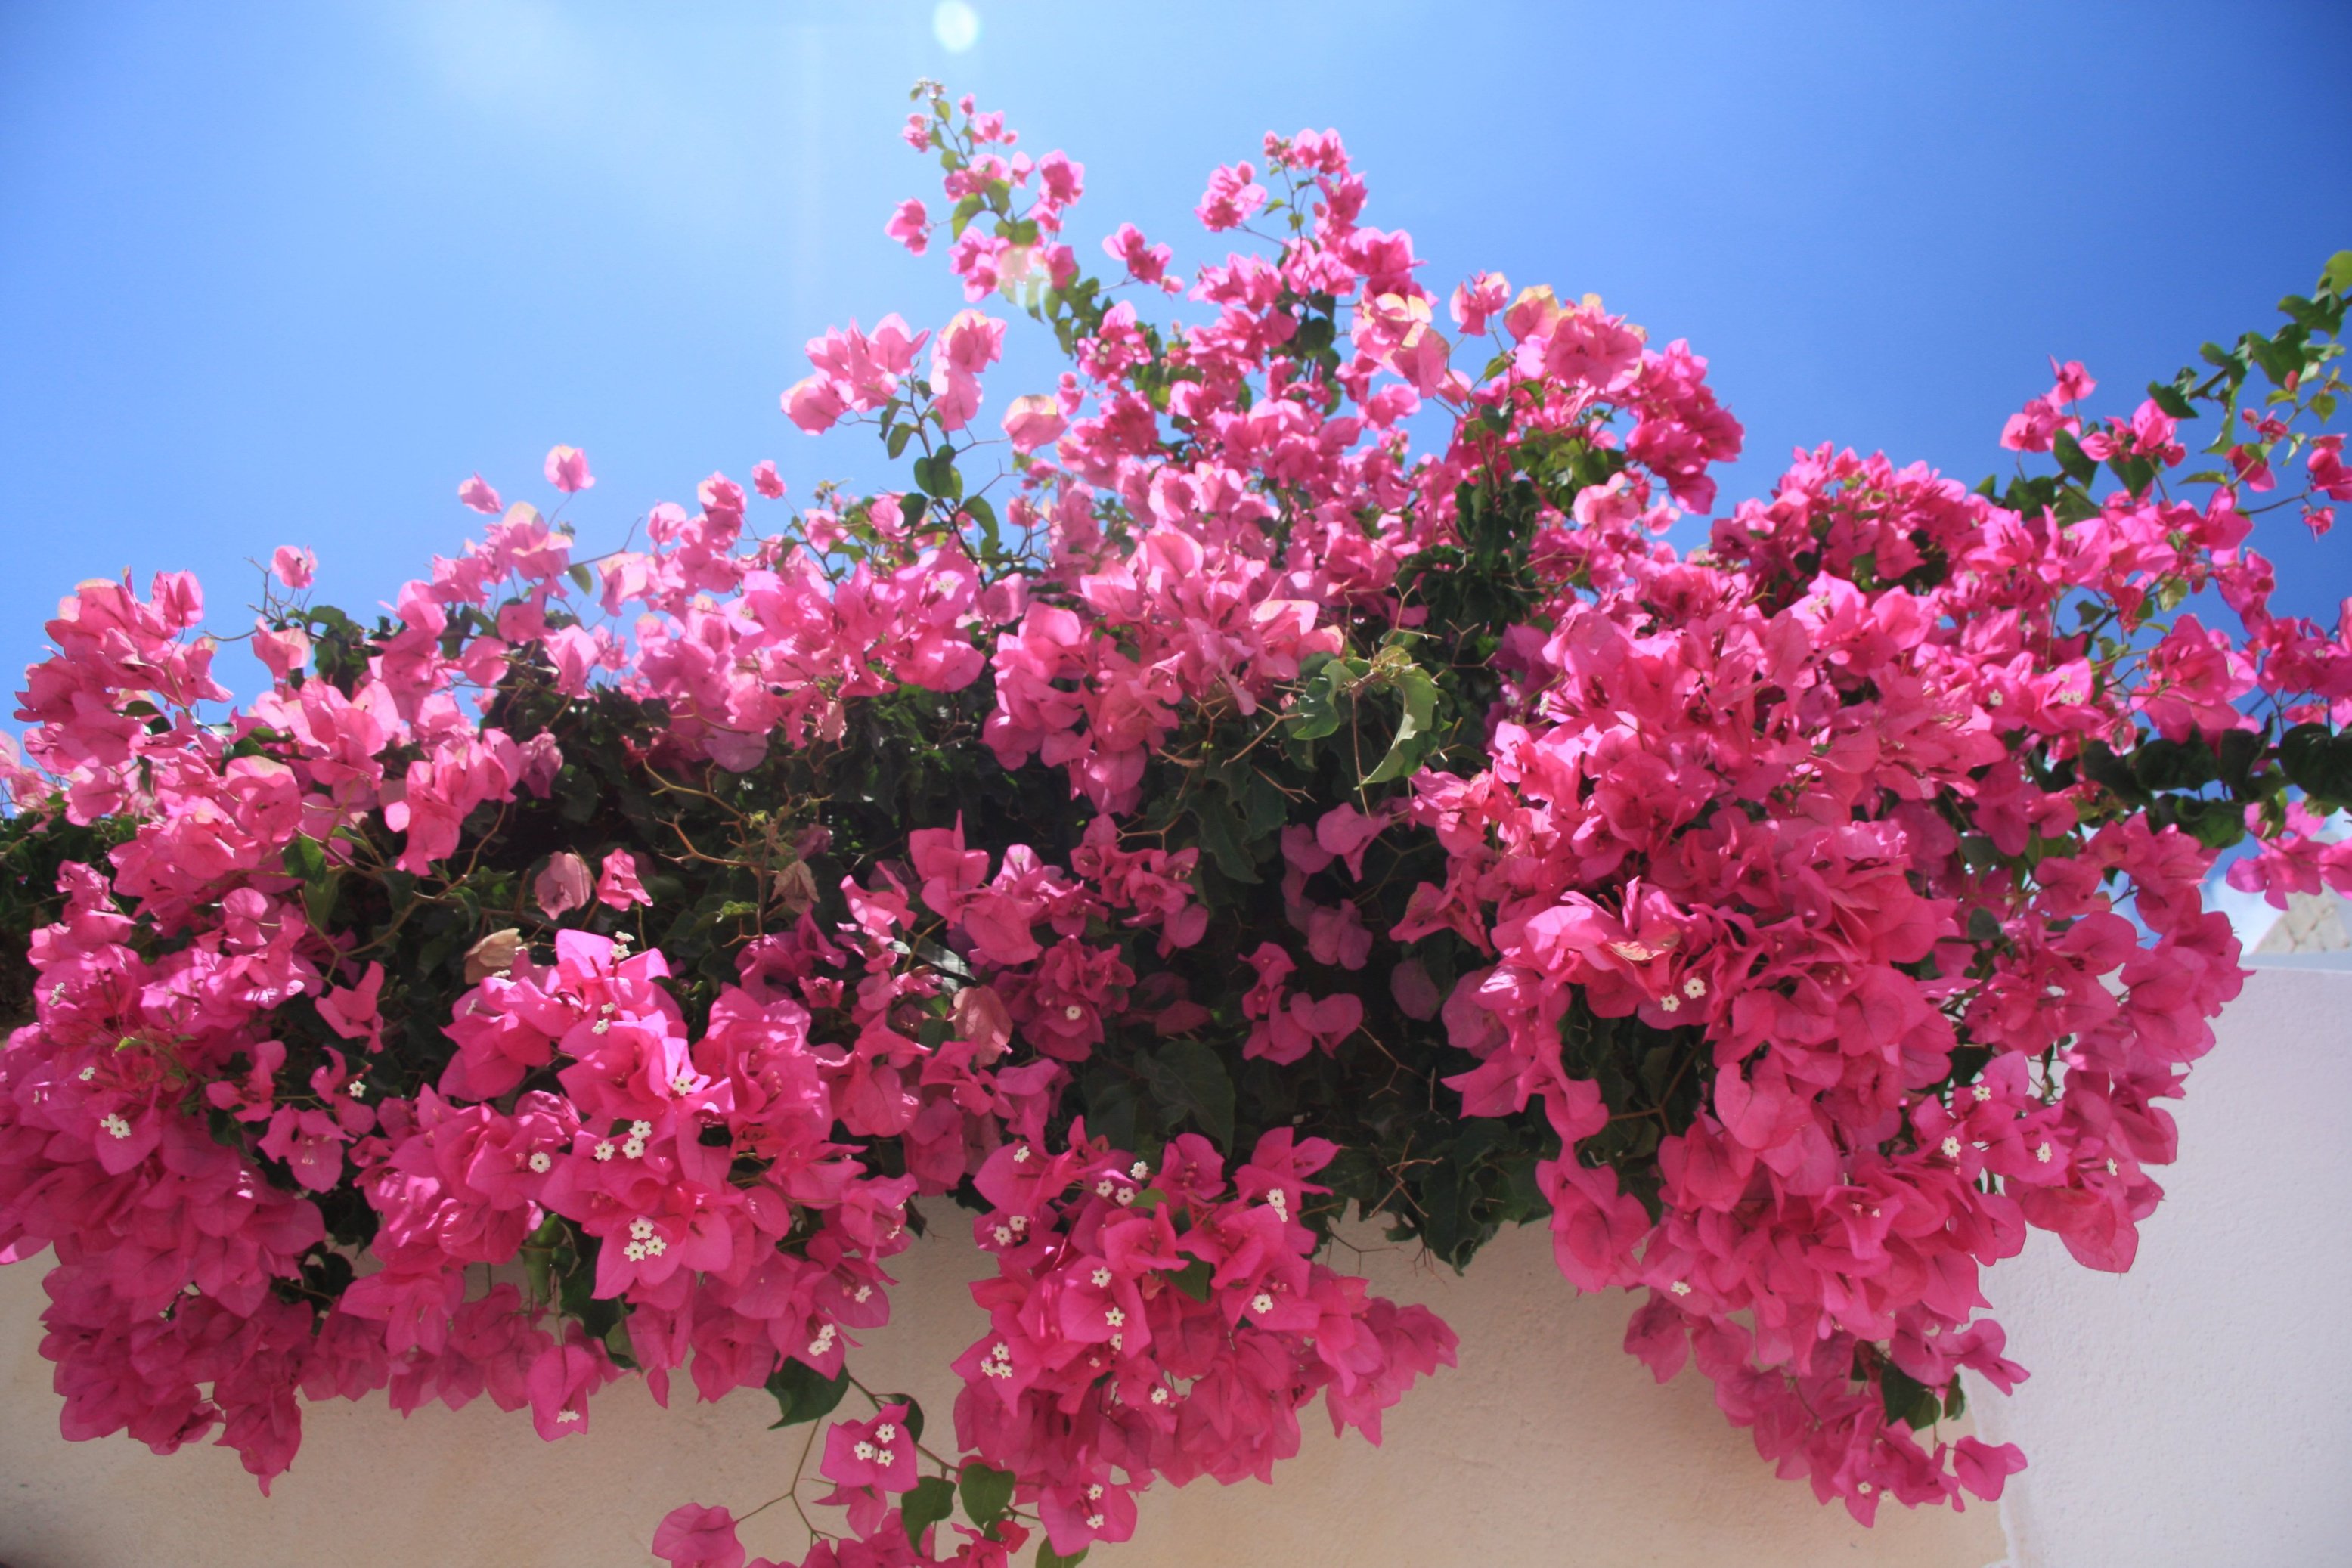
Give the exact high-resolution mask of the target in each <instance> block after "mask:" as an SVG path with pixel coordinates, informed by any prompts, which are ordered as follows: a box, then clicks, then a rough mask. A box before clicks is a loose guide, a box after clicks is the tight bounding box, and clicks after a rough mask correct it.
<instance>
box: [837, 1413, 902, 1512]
mask: <svg viewBox="0 0 2352 1568" xmlns="http://www.w3.org/2000/svg"><path fill="white" fill-rule="evenodd" d="M916 1464H917V1456H916V1453H915V1435H914V1434H913V1433H912V1432H909V1431H908V1429H907V1407H906V1406H905V1405H884V1406H883V1407H882V1408H881V1409H880V1410H878V1411H877V1412H875V1414H874V1418H873V1419H872V1420H871V1421H836V1422H835V1423H834V1424H833V1425H832V1426H830V1427H828V1428H827V1429H826V1431H825V1434H824V1460H823V1461H822V1463H820V1465H819V1466H818V1469H819V1470H820V1471H821V1472H822V1473H823V1474H824V1476H825V1477H826V1478H827V1479H831V1480H834V1481H836V1482H838V1483H840V1484H841V1485H842V1486H845V1487H872V1488H874V1489H877V1490H879V1491H886V1492H903V1491H908V1490H911V1489H913V1488H914V1485H915V1483H916V1481H918V1480H919V1479H921V1477H920V1476H919V1475H918V1474H917V1473H916Z"/></svg>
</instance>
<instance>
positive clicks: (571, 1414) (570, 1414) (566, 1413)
mask: <svg viewBox="0 0 2352 1568" xmlns="http://www.w3.org/2000/svg"><path fill="white" fill-rule="evenodd" d="M579 1419H580V1412H578V1411H577V1410H559V1411H557V1412H556V1413H555V1424H556V1425H557V1426H564V1425H565V1424H567V1423H569V1422H573V1421H577V1420H579Z"/></svg>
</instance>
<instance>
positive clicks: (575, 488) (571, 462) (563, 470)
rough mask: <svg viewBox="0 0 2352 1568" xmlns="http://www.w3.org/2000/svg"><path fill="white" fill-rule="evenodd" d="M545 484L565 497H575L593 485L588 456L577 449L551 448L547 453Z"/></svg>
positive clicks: (593, 480)
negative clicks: (559, 491)
mask: <svg viewBox="0 0 2352 1568" xmlns="http://www.w3.org/2000/svg"><path fill="white" fill-rule="evenodd" d="M547 482H548V483H549V484H551V485H553V486H554V487H555V488H556V489H560V490H562V492H563V493H564V494H565V495H576V494H577V493H579V492H580V491H582V490H584V489H588V488H589V487H590V486H592V485H593V484H594V483H595V482H596V480H595V478H594V476H593V475H591V474H590V473H589V472H588V454H587V453H585V452H583V451H582V450H581V449H580V448H579V447H549V448H548V452H547Z"/></svg>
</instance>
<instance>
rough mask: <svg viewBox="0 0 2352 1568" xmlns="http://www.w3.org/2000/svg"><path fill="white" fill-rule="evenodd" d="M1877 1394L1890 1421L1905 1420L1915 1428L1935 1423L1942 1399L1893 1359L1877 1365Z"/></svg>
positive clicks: (1915, 1430)
mask: <svg viewBox="0 0 2352 1568" xmlns="http://www.w3.org/2000/svg"><path fill="white" fill-rule="evenodd" d="M1955 1381H1958V1380H1957V1379H1956V1380H1955ZM1878 1398H1879V1403H1880V1404H1882V1405H1885V1407H1886V1418H1887V1419H1888V1420H1889V1421H1901V1422H1904V1423H1905V1424H1906V1425H1907V1426H1910V1428H1911V1429H1912V1430H1913V1431H1914V1432H1917V1431H1922V1430H1924V1429H1925V1428H1927V1427H1929V1426H1934V1425H1935V1424H1936V1416H1937V1413H1938V1407H1939V1405H1940V1403H1941V1401H1940V1400H1939V1398H1938V1397H1937V1394H1936V1392H1935V1391H1934V1390H1933V1389H1930V1388H1929V1387H1928V1386H1927V1384H1924V1383H1921V1382H1920V1381H1919V1380H1918V1379H1917V1378H1916V1377H1913V1376H1912V1375H1911V1374H1910V1373H1906V1372H1905V1371H1904V1370H1903V1369H1902V1368H1901V1367H1899V1366H1896V1365H1895V1363H1893V1362H1887V1363H1884V1364H1883V1365H1881V1366H1880V1367H1879V1369H1878Z"/></svg>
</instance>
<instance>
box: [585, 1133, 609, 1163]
mask: <svg viewBox="0 0 2352 1568" xmlns="http://www.w3.org/2000/svg"><path fill="white" fill-rule="evenodd" d="M589 1152H591V1153H593V1154H594V1155H595V1156H596V1158H598V1159H599V1160H609V1159H611V1158H612V1157H613V1141H612V1140H611V1139H610V1138H599V1139H597V1140H596V1147H595V1148H593V1149H592V1150H590V1151H589Z"/></svg>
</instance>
